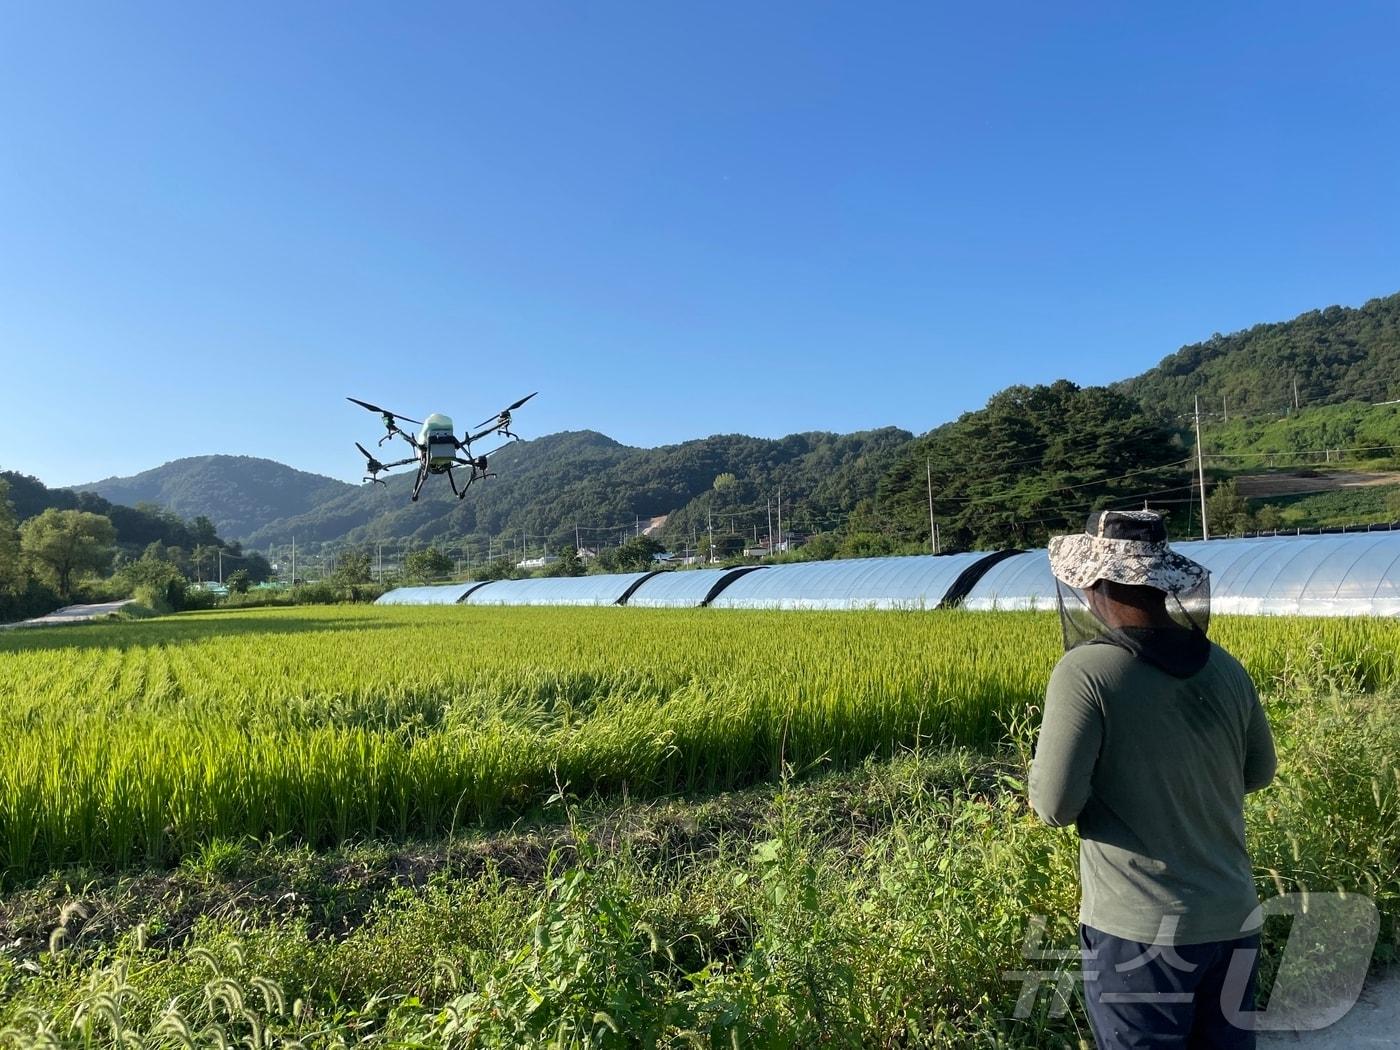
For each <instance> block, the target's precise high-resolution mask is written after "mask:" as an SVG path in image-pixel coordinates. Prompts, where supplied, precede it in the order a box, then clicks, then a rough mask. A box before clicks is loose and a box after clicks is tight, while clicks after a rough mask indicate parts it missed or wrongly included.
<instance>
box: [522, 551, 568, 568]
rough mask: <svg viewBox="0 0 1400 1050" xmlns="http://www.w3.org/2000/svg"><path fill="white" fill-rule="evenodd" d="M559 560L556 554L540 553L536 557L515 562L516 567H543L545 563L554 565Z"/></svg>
mask: <svg viewBox="0 0 1400 1050" xmlns="http://www.w3.org/2000/svg"><path fill="white" fill-rule="evenodd" d="M558 561H559V555H557V554H541V555H540V556H539V557H538V558H525V559H523V560H522V561H518V562H516V563H515V567H516V568H517V569H543V568H544V567H545V566H547V565H554V564H556V563H557V562H558Z"/></svg>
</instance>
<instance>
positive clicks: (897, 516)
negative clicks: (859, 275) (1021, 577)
mask: <svg viewBox="0 0 1400 1050" xmlns="http://www.w3.org/2000/svg"><path fill="white" fill-rule="evenodd" d="M1186 459H1187V450H1186V449H1185V447H1184V446H1183V445H1182V443H1181V441H1180V439H1179V438H1178V437H1177V436H1176V435H1175V434H1173V433H1172V432H1171V431H1170V430H1169V429H1168V428H1166V427H1164V426H1163V425H1162V424H1161V423H1159V422H1157V421H1156V420H1154V419H1152V418H1151V417H1149V416H1148V415H1147V414H1145V413H1144V412H1143V410H1142V409H1141V407H1140V406H1139V405H1138V404H1137V402H1136V401H1134V400H1133V399H1131V398H1129V397H1127V396H1125V395H1124V394H1121V393H1119V392H1117V391H1114V390H1110V389H1107V388H1104V387H1087V388H1080V387H1078V386H1076V385H1075V384H1073V383H1070V382H1067V381H1065V380H1060V381H1059V382H1057V383H1053V384H1051V385H1049V386H1035V387H1027V386H1015V387H1010V388H1008V389H1006V390H1003V391H1002V392H1001V393H999V394H996V395H995V396H994V397H992V399H991V400H990V401H988V402H987V405H986V407H985V408H981V409H978V410H977V411H975V412H968V413H966V414H964V415H963V416H960V417H959V418H958V419H957V420H955V421H954V422H952V423H949V424H947V425H946V426H942V427H939V428H938V429H937V430H934V431H932V432H931V433H929V434H927V435H925V436H924V437H923V438H921V439H919V440H918V441H915V442H913V443H911V444H910V445H909V446H908V447H907V448H906V449H905V450H904V452H903V454H902V455H901V456H900V457H899V460H898V462H897V463H896V464H895V465H894V466H893V468H892V469H891V470H890V471H889V472H888V473H887V474H886V475H885V476H884V477H883V478H882V479H881V480H880V483H879V486H878V488H877V491H876V493H875V496H874V499H872V500H870V501H869V502H868V503H867V504H865V505H863V506H862V508H861V513H860V514H859V515H858V516H857V519H856V521H855V522H853V523H852V526H851V527H852V529H856V530H865V531H867V532H869V533H872V534H877V535H880V536H883V537H887V538H888V539H889V540H890V541H892V542H894V543H908V542H911V541H913V542H918V543H924V544H926V543H927V542H928V537H929V516H930V506H929V491H930V488H931V489H932V492H933V506H932V515H933V519H934V521H935V522H936V523H937V525H938V529H939V533H940V541H941V543H942V545H943V546H944V547H945V548H947V549H953V550H957V549H968V548H972V547H982V548H992V547H1011V546H1032V545H1040V544H1043V543H1044V542H1045V540H1046V538H1047V537H1048V536H1050V535H1053V534H1054V533H1057V532H1064V531H1066V530H1069V529H1075V528H1082V527H1083V523H1084V517H1085V515H1086V514H1087V513H1088V512H1089V511H1090V510H1091V509H1095V508H1098V507H1105V506H1108V507H1132V506H1139V507H1140V506H1142V505H1143V504H1144V502H1148V503H1150V504H1151V505H1152V506H1153V507H1156V508H1158V509H1162V510H1167V511H1172V510H1174V509H1184V508H1187V507H1189V499H1188V497H1189V486H1190V482H1189V474H1188V471H1187V465H1186ZM1176 516H1177V517H1178V518H1181V517H1183V516H1184V515H1183V514H1178V515H1176ZM872 545H875V544H872Z"/></svg>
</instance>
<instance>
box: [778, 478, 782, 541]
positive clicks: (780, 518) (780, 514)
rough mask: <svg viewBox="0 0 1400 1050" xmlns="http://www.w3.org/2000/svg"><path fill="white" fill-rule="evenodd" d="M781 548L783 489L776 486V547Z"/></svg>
mask: <svg viewBox="0 0 1400 1050" xmlns="http://www.w3.org/2000/svg"><path fill="white" fill-rule="evenodd" d="M782 546H783V489H782V486H781V485H780V486H778V547H779V548H782Z"/></svg>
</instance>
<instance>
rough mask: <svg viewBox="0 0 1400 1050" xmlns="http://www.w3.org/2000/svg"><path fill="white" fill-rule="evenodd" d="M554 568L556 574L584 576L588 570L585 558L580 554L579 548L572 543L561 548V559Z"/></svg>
mask: <svg viewBox="0 0 1400 1050" xmlns="http://www.w3.org/2000/svg"><path fill="white" fill-rule="evenodd" d="M552 568H553V570H554V572H553V575H555V576H582V575H583V574H584V572H585V571H586V570H585V569H584V565H583V559H582V558H580V557H579V556H578V548H577V547H575V546H574V545H573V544H571V543H566V544H564V546H562V547H560V548H559V560H558V561H557V562H555V563H554V565H553V566H552Z"/></svg>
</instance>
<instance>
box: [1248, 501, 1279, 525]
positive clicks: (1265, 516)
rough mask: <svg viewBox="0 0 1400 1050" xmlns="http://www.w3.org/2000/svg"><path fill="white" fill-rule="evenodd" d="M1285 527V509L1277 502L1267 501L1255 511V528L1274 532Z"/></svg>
mask: <svg viewBox="0 0 1400 1050" xmlns="http://www.w3.org/2000/svg"><path fill="white" fill-rule="evenodd" d="M1282 527H1283V511H1282V510H1280V509H1279V507H1278V505H1277V504H1274V503H1265V504H1264V505H1263V506H1262V507H1260V508H1259V509H1258V510H1256V511H1255V512H1254V528H1255V529H1256V530H1257V531H1259V532H1273V531H1274V530H1276V529H1279V528H1282Z"/></svg>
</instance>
